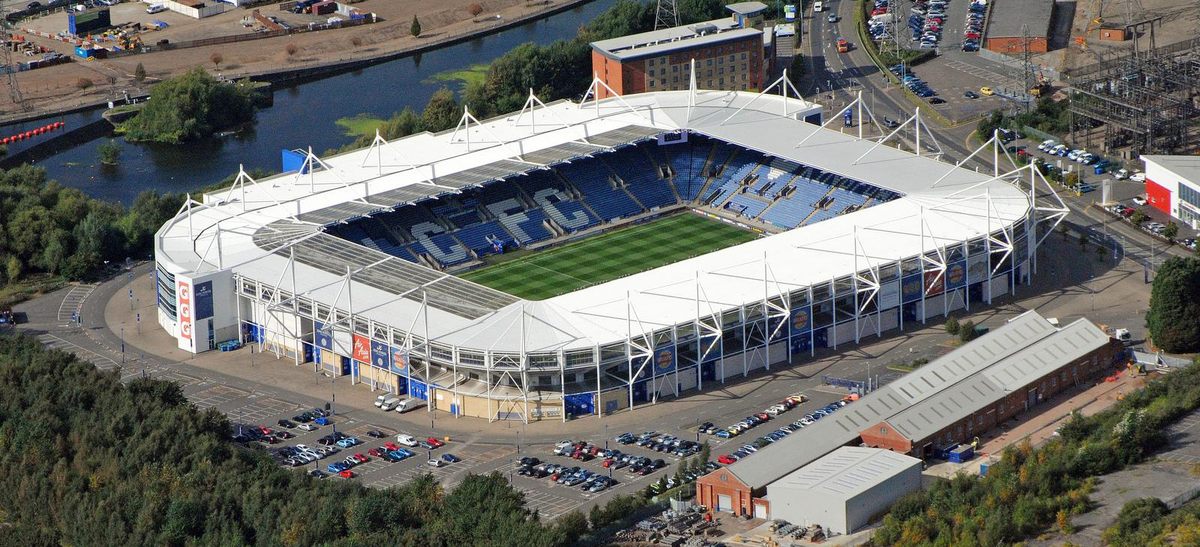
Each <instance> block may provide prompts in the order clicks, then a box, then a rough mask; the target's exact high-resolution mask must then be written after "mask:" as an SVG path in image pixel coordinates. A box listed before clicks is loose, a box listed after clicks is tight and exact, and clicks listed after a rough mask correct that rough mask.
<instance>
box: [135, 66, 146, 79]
mask: <svg viewBox="0 0 1200 547" xmlns="http://www.w3.org/2000/svg"><path fill="white" fill-rule="evenodd" d="M133 81H135V82H137V83H139V84H140V83H142V82H144V81H146V67H144V66H142V63H138V64H137V66H136V67H134V68H133Z"/></svg>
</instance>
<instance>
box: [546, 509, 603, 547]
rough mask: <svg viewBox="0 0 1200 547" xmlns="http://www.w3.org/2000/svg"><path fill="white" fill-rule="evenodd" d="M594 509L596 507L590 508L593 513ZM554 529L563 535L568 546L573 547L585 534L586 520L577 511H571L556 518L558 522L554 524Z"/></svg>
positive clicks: (586, 529) (586, 528)
mask: <svg viewBox="0 0 1200 547" xmlns="http://www.w3.org/2000/svg"><path fill="white" fill-rule="evenodd" d="M596 509H597V507H592V510H593V511H595V510H596ZM555 528H557V529H558V531H559V533H561V534H562V535H563V537H564V538H565V539H566V542H567V543H568V544H572V545H574V544H576V543H578V542H579V538H580V536H582V535H583V534H586V533H587V531H588V519H587V517H585V516H583V513H580V512H579V511H578V510H575V511H571V512H570V513H567V514H565V515H563V516H561V517H558V521H557V522H555Z"/></svg>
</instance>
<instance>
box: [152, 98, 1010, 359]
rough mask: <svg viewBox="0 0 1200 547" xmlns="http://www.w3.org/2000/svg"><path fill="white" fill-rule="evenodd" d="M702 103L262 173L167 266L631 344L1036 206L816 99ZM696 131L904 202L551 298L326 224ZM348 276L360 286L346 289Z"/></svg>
mask: <svg viewBox="0 0 1200 547" xmlns="http://www.w3.org/2000/svg"><path fill="white" fill-rule="evenodd" d="M689 95H690V94H689V92H687V91H677V92H659V93H646V94H641V95H633V96H629V97H623V98H621V97H617V98H610V99H606V100H603V101H600V102H598V103H596V102H591V103H588V104H587V105H586V106H581V105H578V104H575V103H570V102H566V101H563V102H557V103H551V104H550V105H540V103H539V106H537V108H535V109H534V110H532V111H530V110H525V111H523V112H522V113H514V114H510V115H507V116H503V117H500V118H496V119H493V120H487V121H484V122H482V123H480V122H477V121H472V122H471V123H470V124H469V125H468V126H467V127H465V128H464V127H461V126H460V128H459V129H458V130H454V131H445V132H442V133H439V134H431V133H421V134H417V135H413V136H410V137H407V138H404V139H400V140H397V141H393V142H377V144H376V145H373V146H371V147H369V148H364V149H360V150H356V151H353V152H348V153H345V154H340V155H337V156H333V157H329V158H323V159H316V158H315V156H311V157H310V159H309V160H308V161H307V162H306V165H308V166H309V167H310V168H308V169H305V170H304V171H303V172H301V173H297V172H291V173H285V174H282V175H278V176H275V177H272V178H269V179H264V180H261V181H257V182H255V181H250V180H248V179H247V181H246V182H245V183H244V184H235V186H234V187H232V188H230V189H227V190H222V191H219V192H214V193H210V194H207V195H205V196H204V202H205V205H204V206H194V207H191V209H190V213H185V214H181V215H179V216H177V217H176V218H175V219H173V220H172V221H170V222H168V223H167V224H165V225H164V226H163V228H162V229H161V230H160V231H159V233H158V234H157V235H158V244H157V257H156V258H157V260H158V261H159V263H160V264H161V265H162V266H163V267H164V268H167V269H168V270H169V271H171V272H172V273H175V274H181V273H196V272H200V273H203V272H211V271H217V270H233V272H234V273H235V274H237V275H239V276H243V277H247V278H251V279H254V280H257V281H258V282H260V283H264V284H275V285H278V288H279V289H280V290H283V291H287V292H290V293H293V294H302V295H306V296H309V297H312V298H313V299H314V300H316V301H317V302H320V303H323V304H325V305H328V306H334V307H337V308H340V309H342V310H343V311H351V312H353V313H354V314H357V315H358V316H359V317H362V318H368V319H372V320H375V321H377V322H380V323H383V324H389V325H393V326H396V327H397V328H400V329H408V328H411V327H413V326H414V325H417V328H418V329H420V330H421V331H424V329H425V327H426V325H425V323H428V332H429V337H430V338H431V339H433V340H434V341H435V342H440V343H444V344H450V345H459V346H464V347H470V348H474V349H478V350H481V351H493V352H512V353H517V352H554V351H558V350H572V349H591V348H594V347H595V345H597V344H607V343H614V342H623V341H624V340H625V339H626V338H627V337H628V336H630V335H636V334H637V333H631V332H629V329H630V325H631V324H632V325H635V326H636V328H637V329H638V332H645V331H648V330H654V329H658V328H664V327H668V326H671V325H675V324H679V323H682V322H687V321H692V320H694V319H695V318H696V310H697V308H698V307H701V308H705V309H707V308H709V307H710V306H711V307H712V308H713V309H716V310H718V311H719V310H720V309H724V308H729V307H734V306H739V305H744V304H749V303H756V302H762V300H763V298H764V289H765V288H770V290H771V291H776V290H779V291H788V290H792V289H794V288H800V287H804V286H808V285H811V284H814V283H818V282H825V281H830V280H831V279H834V278H838V277H842V276H846V275H850V274H852V273H853V272H855V271H860V270H865V269H867V268H869V267H871V266H872V265H877V264H882V263H886V262H888V261H892V260H897V259H901V258H908V257H912V256H917V255H919V254H921V253H925V252H931V251H934V250H935V249H936V248H938V247H941V246H943V245H946V244H948V243H952V242H960V241H964V240H969V239H971V238H975V237H980V236H983V235H985V234H988V233H992V232H995V231H997V230H999V229H1001V228H1002V227H1005V226H1010V225H1012V224H1015V223H1017V222H1019V221H1021V220H1022V219H1024V218H1025V216H1026V215H1027V214H1028V213H1029V211H1030V205H1029V200H1028V197H1027V195H1026V194H1025V192H1024V191H1022V190H1021V189H1019V188H1017V187H1016V186H1013V185H1011V184H1009V183H1008V182H1006V181H1003V180H1000V179H995V178H992V177H990V176H988V175H986V174H979V173H976V172H974V171H970V170H967V169H962V168H958V167H955V166H954V165H950V164H947V163H944V162H941V161H938V160H936V159H934V158H931V157H928V156H916V155H914V154H912V153H909V152H904V151H900V150H897V149H895V148H892V147H890V146H887V145H877V144H876V143H875V141H872V140H869V139H861V140H860V139H858V138H856V137H855V136H853V135H849V134H843V133H840V132H838V131H834V130H831V129H825V128H821V127H818V126H815V125H812V124H809V123H805V122H803V121H800V119H796V118H803V117H804V116H805V115H807V114H809V113H812V112H814V111H817V110H819V108H820V107H819V106H817V105H814V104H812V103H806V102H802V101H800V100H798V99H794V98H793V99H788V100H786V101H785V100H784V99H783V98H782V97H780V96H776V95H761V96H756V95H755V94H752V93H747V92H725V91H721V92H717V91H705V92H698V93H696V95H695V102H694V105H689V102H690V101H689ZM784 110H787V112H788V116H786V117H785V116H782V115H781V114H782V113H783V111H784ZM681 129H688V130H691V131H696V132H700V133H704V134H707V135H710V136H712V137H715V138H717V139H720V140H723V141H726V142H730V143H733V144H736V145H739V146H742V147H745V148H750V149H755V150H759V151H761V152H763V153H766V154H769V155H771V156H775V157H777V158H781V159H786V160H791V161H794V162H796V163H800V164H803V165H809V166H812V167H815V168H818V169H822V170H824V171H827V172H832V173H834V174H837V175H842V176H845V177H848V178H851V179H854V180H859V181H862V182H865V183H868V184H871V185H874V186H877V187H880V188H885V189H889V190H892V191H895V192H897V193H900V194H904V195H905V197H903V198H901V199H897V200H893V201H890V202H887V203H883V204H880V205H875V206H873V207H870V208H867V209H863V210H860V211H857V212H854V213H851V214H845V215H840V216H837V217H835V218H833V219H830V220H827V221H824V222H821V223H818V224H815V225H812V226H805V227H801V228H797V229H794V230H790V231H787V232H783V233H780V234H775V235H772V236H769V237H763V238H759V239H757V240H755V241H752V242H749V243H746V244H743V245H739V246H736V247H729V248H726V249H723V250H720V251H717V252H714V253H710V254H706V255H702V256H698V257H695V258H691V259H688V260H685V261H682V262H678V263H675V264H671V265H667V266H664V267H661V268H657V269H655V270H652V271H649V272H643V273H640V274H635V275H631V276H627V277H623V278H620V279H617V280H614V281H610V282H607V283H603V284H599V285H595V286H592V287H589V288H585V289H582V290H580V291H577V292H574V293H569V294H564V295H561V296H557V297H554V298H550V299H548V300H544V301H540V302H528V301H523V300H519V299H517V298H515V297H512V296H510V295H507V294H504V293H500V292H498V291H494V290H492V289H487V288H484V287H481V286H479V285H475V284H473V283H470V282H468V281H465V280H461V279H458V278H455V277H453V276H450V275H447V274H445V273H442V272H438V271H435V270H431V269H428V268H425V267H424V266H420V265H417V264H412V263H408V262H404V261H402V260H400V259H398V258H394V257H390V256H388V255H384V254H382V253H379V252H378V251H373V250H371V249H368V248H366V247H363V246H360V245H357V244H353V243H349V242H346V241H342V240H337V239H334V238H332V237H331V236H326V235H324V234H322V233H319V228H320V227H321V226H324V225H326V224H329V223H331V222H345V221H349V220H352V219H354V218H357V217H359V216H363V215H370V214H373V213H374V212H378V211H387V210H391V209H393V208H395V207H396V206H398V205H401V204H404V203H410V202H412V201H415V200H418V199H421V198H422V197H423V196H429V195H439V194H447V193H451V194H452V193H457V192H460V191H461V190H462V189H463V188H466V187H468V186H473V185H479V184H484V183H486V182H487V181H488V180H493V179H495V178H504V177H508V176H512V175H513V174H514V173H516V172H518V171H520V170H521V169H526V168H528V169H540V168H545V167H548V166H552V165H554V164H556V163H559V162H564V161H570V159H571V158H575V157H580V156H582V155H587V154H594V153H599V152H604V151H607V150H610V149H612V148H613V147H614V146H616V145H619V144H625V143H629V142H634V141H637V140H641V139H644V138H648V137H650V136H653V135H656V134H659V133H663V132H672V131H678V130H681ZM800 143H802V144H800ZM338 217H342V218H340V219H339V218H338ZM293 252H294V254H295V256H296V262H297V264H296V266H295V268H294V271H292V269H291V268H290V267H289V264H290V262H291V260H290V257H291V256H292V254H293ZM796 264H804V265H805V266H804V267H803V268H797V267H795V265H796ZM764 271H765V272H767V274H766V275H764ZM285 274H286V275H285ZM347 276H349V278H350V283H349V285H350V287H351V289H352V290H346V291H342V290H340V288H341V286H342V284H343V283H345V280H346V278H347ZM698 285H699V286H698ZM698 289H702V290H701V291H698ZM698 292H700V293H702V294H703V295H704V302H703V303H702V304H701V305H700V306H698V305H697V300H696V295H697V293H698ZM350 295H353V302H351V299H350ZM423 301H428V302H429V308H430V309H429V311H428V313H424V312H423V311H422V310H423V309H424V306H423V305H422V302H423ZM351 306H352V307H353V309H351ZM418 322H419V323H418Z"/></svg>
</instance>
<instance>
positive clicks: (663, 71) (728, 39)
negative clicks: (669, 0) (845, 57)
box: [592, 2, 775, 98]
mask: <svg viewBox="0 0 1200 547" xmlns="http://www.w3.org/2000/svg"><path fill="white" fill-rule="evenodd" d="M726 8H727V9H729V10H730V12H731V13H732V16H731V17H728V18H725V19H714V20H712V21H705V22H702V23H695V24H692V25H685V26H679V27H672V28H664V29H658V30H654V31H650V32H643V33H640V34H631V35H629V36H621V37H618V38H612V39H608V40H600V41H598V42H592V72H593V73H595V74H596V76H597V77H599V78H600V80H601V81H603V82H604V83H605V84H606V85H607V86H608V87H609V88H611V90H609V89H603V88H602V89H599V90H597V92H598V94H599V96H600V98H606V97H609V96H611V94H612V93H616V94H619V95H630V94H634V93H643V92H652V91H667V90H680V89H688V87H689V85H690V81H691V78H692V67H693V66H695V70H696V73H695V78H696V85H697V86H698V87H700V88H704V89H720V90H731V91H747V90H752V91H758V90H760V89H762V88H763V85H764V84H766V83H767V81H766V78H767V74H769V73H770V72H769V71H770V65H771V63H772V62H773V60H774V56H775V53H774V51H775V48H774V34H773V33H772V32H763V18H762V13H763V11H765V10H766V9H767V6H766V4H763V3H761V2H742V3H739V4H731V5H729V6H726Z"/></svg>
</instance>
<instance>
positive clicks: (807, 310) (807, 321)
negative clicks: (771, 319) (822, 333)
mask: <svg viewBox="0 0 1200 547" xmlns="http://www.w3.org/2000/svg"><path fill="white" fill-rule="evenodd" d="M788 329H789V330H790V332H791V334H792V336H793V337H794V336H796V335H797V334H804V333H807V332H808V331H810V330H812V308H811V307H809V306H802V307H799V308H796V309H794V310H792V317H791V320H790V321H788Z"/></svg>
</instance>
